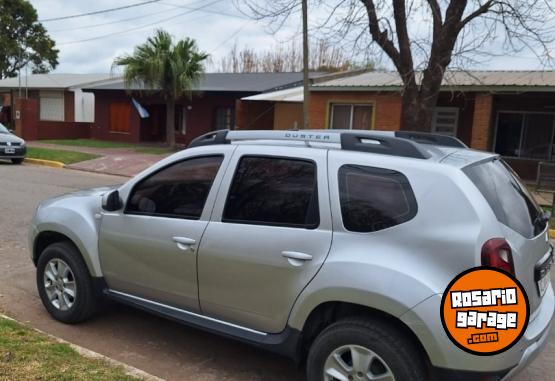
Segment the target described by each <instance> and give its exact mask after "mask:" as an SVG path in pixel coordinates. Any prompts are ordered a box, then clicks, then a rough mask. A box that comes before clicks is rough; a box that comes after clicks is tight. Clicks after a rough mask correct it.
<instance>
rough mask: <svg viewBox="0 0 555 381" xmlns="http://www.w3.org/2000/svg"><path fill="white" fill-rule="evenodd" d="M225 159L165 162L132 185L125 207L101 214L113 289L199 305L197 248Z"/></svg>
mask: <svg viewBox="0 0 555 381" xmlns="http://www.w3.org/2000/svg"><path fill="white" fill-rule="evenodd" d="M223 159H224V156H223V155H213V156H201V157H192V158H188V159H185V160H182V161H179V162H176V163H173V164H171V165H169V166H166V167H163V168H162V169H161V170H159V171H156V172H155V173H154V174H151V175H148V176H147V177H146V178H145V179H143V180H141V181H139V182H138V183H137V184H136V185H135V186H134V187H133V189H132V190H131V192H130V194H129V197H128V201H127V203H126V206H125V210H124V211H118V212H114V213H108V212H105V213H104V214H103V216H102V222H101V231H100V244H99V252H100V261H101V265H102V270H103V273H104V278H105V280H106V282H107V284H108V287H109V288H110V289H111V290H113V291H118V292H123V293H126V294H130V295H133V296H138V297H141V298H145V299H148V300H153V301H156V302H159V303H163V304H167V305H171V306H175V307H180V308H184V309H187V310H189V311H198V310H199V306H198V287H197V267H196V265H197V263H196V262H197V248H198V245H199V243H200V239H201V238H202V234H203V232H204V230H205V229H206V226H207V224H208V219H209V216H210V212H211V209H212V205H211V203H213V199H214V197H215V193H216V190H215V189H214V190H212V188H213V187H212V184H213V183H214V179H215V178H216V176H217V174H218V171H219V169H220V167H221V164H222V161H223ZM214 188H216V187H214ZM209 196H210V197H209ZM207 200H209V201H208V202H207ZM210 200H211V201H210Z"/></svg>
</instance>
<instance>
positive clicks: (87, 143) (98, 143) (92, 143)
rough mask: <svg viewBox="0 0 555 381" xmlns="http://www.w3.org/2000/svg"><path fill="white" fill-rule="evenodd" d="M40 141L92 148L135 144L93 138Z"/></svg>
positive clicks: (124, 146) (130, 146)
mask: <svg viewBox="0 0 555 381" xmlns="http://www.w3.org/2000/svg"><path fill="white" fill-rule="evenodd" d="M40 142H41V143H48V144H60V145H63V146H74V147H92V148H132V147H133V146H135V145H134V144H131V143H118V142H109V141H105V140H94V139H47V140H41V141H40Z"/></svg>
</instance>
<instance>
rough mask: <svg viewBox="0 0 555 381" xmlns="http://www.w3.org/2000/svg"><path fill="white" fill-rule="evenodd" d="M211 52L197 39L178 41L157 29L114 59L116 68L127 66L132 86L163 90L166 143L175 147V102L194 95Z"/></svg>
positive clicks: (126, 81)
mask: <svg viewBox="0 0 555 381" xmlns="http://www.w3.org/2000/svg"><path fill="white" fill-rule="evenodd" d="M207 58H208V54H206V53H204V52H200V51H199V49H198V47H197V44H196V42H195V40H193V39H191V38H184V39H182V40H179V41H177V43H175V44H174V42H173V39H172V36H171V35H170V34H169V33H168V32H166V31H164V30H161V29H159V30H157V31H156V34H155V35H154V36H153V37H149V38H148V39H147V40H146V42H145V43H144V44H141V45H139V46H137V47H136V48H135V50H134V52H133V54H132V55H123V56H120V57H117V58H116V59H115V60H114V63H113V65H112V67H115V66H124V74H123V81H124V84H125V87H126V88H127V89H128V91H129V89H131V88H132V86H133V84H138V85H142V86H143V87H144V89H145V91H152V92H156V91H159V92H161V93H162V95H163V96H164V99H165V101H166V142H167V144H168V145H169V146H170V147H174V146H175V132H174V125H175V101H176V99H177V98H180V97H182V96H188V97H191V95H192V93H191V90H192V89H193V88H194V86H195V85H197V84H198V82H199V81H200V79H201V78H202V75H203V74H204V64H203V62H204V60H206V59H207Z"/></svg>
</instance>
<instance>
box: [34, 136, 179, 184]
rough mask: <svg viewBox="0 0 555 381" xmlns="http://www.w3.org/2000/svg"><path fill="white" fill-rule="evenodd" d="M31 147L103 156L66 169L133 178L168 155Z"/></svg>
mask: <svg viewBox="0 0 555 381" xmlns="http://www.w3.org/2000/svg"><path fill="white" fill-rule="evenodd" d="M27 145H28V146H29V147H36V148H49V149H56V150H64V151H77V152H84V153H90V154H93V155H98V156H101V157H99V158H97V159H93V160H87V161H82V162H79V163H75V164H70V165H68V166H66V168H70V169H77V170H81V171H88V172H97V173H104V174H109V175H118V176H127V177H132V176H135V175H136V174H137V173H139V172H141V171H142V170H144V169H146V168H148V167H150V166H151V165H152V164H154V163H156V162H158V161H160V160H162V159H163V158H165V157H166V156H168V155H153V154H145V153H137V152H135V150H134V149H133V148H93V147H80V146H79V147H78V146H67V145H61V144H48V143H41V142H37V141H31V142H28V143H27Z"/></svg>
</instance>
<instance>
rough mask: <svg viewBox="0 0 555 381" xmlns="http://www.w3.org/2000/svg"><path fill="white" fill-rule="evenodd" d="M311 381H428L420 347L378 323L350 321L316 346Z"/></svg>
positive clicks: (309, 373) (334, 326)
mask: <svg viewBox="0 0 555 381" xmlns="http://www.w3.org/2000/svg"><path fill="white" fill-rule="evenodd" d="M307 379H308V381H370V380H380V381H425V380H427V379H428V377H427V372H426V363H425V361H424V359H423V358H422V356H421V354H420V353H419V351H418V348H417V347H416V346H415V345H414V344H413V343H412V342H411V341H410V340H408V339H407V338H405V337H404V336H403V334H402V333H401V332H398V331H397V330H396V329H395V328H394V327H392V326H390V325H388V324H386V323H383V322H381V321H378V320H369V319H368V320H367V319H349V320H343V321H339V322H337V323H334V324H332V325H331V326H329V327H328V328H326V329H325V330H324V331H323V332H322V333H321V334H320V335H319V336H318V337H317V338H316V340H315V341H314V343H313V344H312V346H311V348H310V351H309V355H308V360H307Z"/></svg>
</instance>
